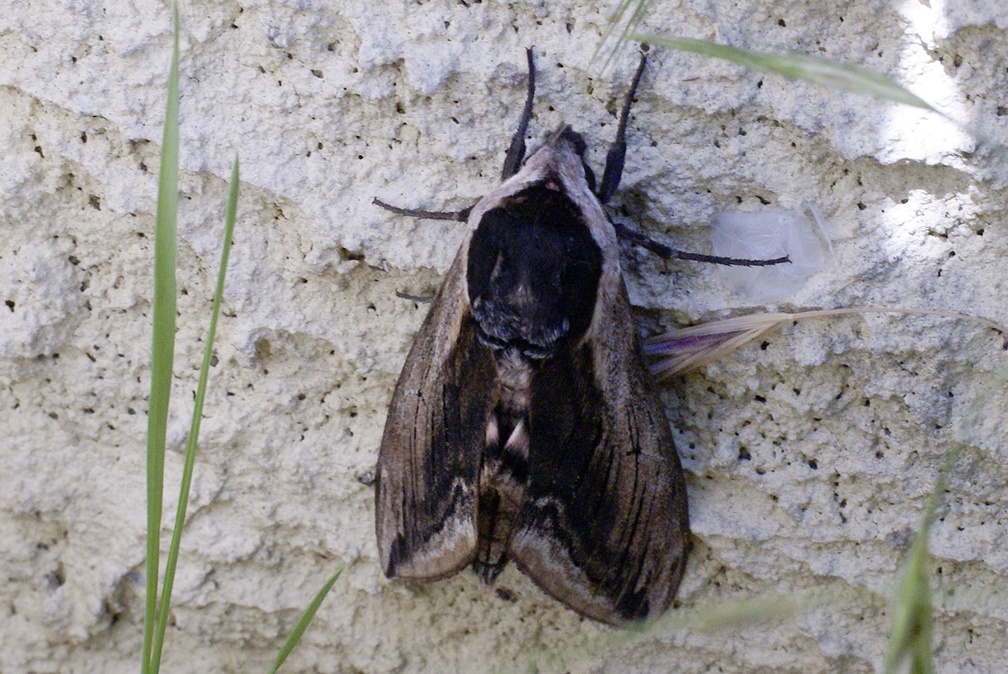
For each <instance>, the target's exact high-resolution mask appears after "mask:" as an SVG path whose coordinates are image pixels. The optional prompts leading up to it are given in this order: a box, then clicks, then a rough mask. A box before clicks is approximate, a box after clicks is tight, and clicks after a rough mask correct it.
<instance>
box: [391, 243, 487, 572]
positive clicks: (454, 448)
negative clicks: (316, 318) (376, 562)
mask: <svg viewBox="0 0 1008 674" xmlns="http://www.w3.org/2000/svg"><path fill="white" fill-rule="evenodd" d="M494 367H495V366H494V364H493V359H492V356H491V353H490V351H489V350H488V349H487V348H486V347H485V346H483V345H481V344H480V343H479V342H478V341H477V339H476V336H475V331H474V322H473V318H472V313H471V311H470V308H469V304H468V301H467V300H466V293H465V267H464V256H463V255H462V253H461V251H460V253H459V255H457V256H456V258H455V262H454V263H453V264H452V267H451V269H450V270H449V271H448V274H447V276H446V277H445V281H444V284H443V285H442V287H441V291H440V292H439V293H438V296H437V297H436V298H435V300H434V304H433V306H432V307H431V310H430V313H429V314H428V315H427V318H426V320H424V323H423V325H422V326H421V328H420V331H419V332H418V333H417V335H416V338H415V340H414V342H413V347H412V348H411V349H410V352H409V355H408V356H407V357H406V364H405V365H404V366H403V370H402V374H400V375H399V382H398V383H397V384H396V388H395V393H394V394H393V395H392V402H391V404H390V405H389V412H388V418H387V419H386V421H385V433H384V435H383V436H382V443H381V449H380V450H379V452H378V467H377V470H376V471H375V473H376V482H375V530H376V533H377V536H378V551H379V554H380V556H381V564H382V568H383V569H384V571H385V575H386V576H388V577H390V578H392V577H401V578H413V579H421V580H433V579H436V578H442V577H444V576H448V575H451V574H452V573H455V572H456V571H458V570H459V569H461V568H463V567H464V566H466V565H467V564H469V563H470V562H471V561H472V560H473V557H474V556H475V554H476V538H477V528H476V506H477V501H478V496H479V495H478V484H477V480H478V474H479V466H480V457H481V453H482V451H483V445H484V442H485V434H486V423H487V415H488V407H489V403H490V399H491V392H492V388H493V386H494V382H495V374H494V373H495V370H494Z"/></svg>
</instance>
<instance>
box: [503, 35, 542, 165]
mask: <svg viewBox="0 0 1008 674" xmlns="http://www.w3.org/2000/svg"><path fill="white" fill-rule="evenodd" d="M533 49H534V47H529V48H528V49H526V50H525V56H526V57H527V58H528V93H527V94H526V95H525V109H524V110H522V116H521V119H519V120H518V130H517V131H515V134H514V136H512V137H511V146H510V147H509V148H508V151H507V156H506V157H505V158H504V169H503V170H502V171H501V180H507V179H508V178H510V177H511V176H513V175H514V174H516V173H518V167H520V166H521V163H522V159H524V158H525V134H526V132H528V125H529V120H531V119H532V99H534V98H535V59H534V58H533V56H532V50H533Z"/></svg>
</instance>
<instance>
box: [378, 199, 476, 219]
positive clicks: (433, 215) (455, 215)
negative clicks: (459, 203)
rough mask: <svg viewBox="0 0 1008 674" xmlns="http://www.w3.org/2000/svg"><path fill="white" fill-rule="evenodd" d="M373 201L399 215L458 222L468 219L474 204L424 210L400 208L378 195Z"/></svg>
mask: <svg viewBox="0 0 1008 674" xmlns="http://www.w3.org/2000/svg"><path fill="white" fill-rule="evenodd" d="M371 203H372V204H374V205H375V206H381V207H382V208H384V209H385V210H386V211H391V212H392V213H395V214H397V215H408V216H409V217H411V218H424V219H426V220H456V221H458V222H465V221H466V220H468V219H469V212H470V211H472V209H473V207H472V206H469V207H468V208H463V209H462V210H461V211H424V210H420V209H416V208H400V207H398V206H393V205H392V204H387V203H385V202H384V201H382V200H381V199H379V198H378V197H375V198H374V199H373V200H372V201H371Z"/></svg>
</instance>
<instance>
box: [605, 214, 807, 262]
mask: <svg viewBox="0 0 1008 674" xmlns="http://www.w3.org/2000/svg"><path fill="white" fill-rule="evenodd" d="M612 224H613V227H614V228H615V229H616V235H617V236H619V237H620V238H622V239H626V240H627V241H630V242H631V243H635V244H637V245H638V246H640V247H642V248H646V249H647V250H649V251H651V252H652V253H654V254H655V255H657V256H658V257H660V258H662V259H663V260H673V259H674V260H692V261H694V262H709V263H711V264H721V265H725V266H726V267H769V266H772V265H775V264H784V263H787V264H790V263H791V258H789V257H788V256H787V255H784V256H783V257H777V258H773V259H772V260H748V259H746V258H738V257H722V256H720V255H704V254H703V253H690V252H687V251H685V250H679V249H677V248H670V247H669V246H666V245H665V244H663V243H658V242H657V241H655V240H654V239H652V238H650V237H647V236H644V235H643V234H641V233H640V232H635V231H634V230H632V229H630V228H629V227H627V226H626V225H623V224H621V223H618V222H614V223H612Z"/></svg>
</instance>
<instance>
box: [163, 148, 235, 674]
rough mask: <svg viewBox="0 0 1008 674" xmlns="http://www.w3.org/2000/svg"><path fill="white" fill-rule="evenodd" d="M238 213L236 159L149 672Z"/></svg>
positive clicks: (166, 603)
mask: <svg viewBox="0 0 1008 674" xmlns="http://www.w3.org/2000/svg"><path fill="white" fill-rule="evenodd" d="M237 211H238V157H237V156H236V157H235V160H234V166H233V168H232V169H231V186H230V188H229V190H228V202H227V211H226V212H225V215H224V244H223V246H222V247H221V260H220V267H219V268H218V270H217V287H216V289H215V290H214V296H213V309H212V310H211V312H210V329H209V330H208V331H207V338H206V344H205V346H204V349H203V365H202V366H201V367H200V375H199V384H198V385H197V387H196V399H195V403H194V405H193V414H192V423H191V425H190V427H189V440H188V442H187V443H186V454H185V466H184V467H183V469H182V480H181V485H180V487H179V500H178V509H177V510H176V512H175V527H174V529H173V530H172V540H171V547H170V548H169V549H168V560H167V562H166V564H165V577H164V585H163V587H162V589H161V604H160V606H159V607H158V618H157V630H156V631H155V632H154V645H153V651H152V654H151V669H152V671H154V672H157V671H158V668H159V666H160V664H161V649H162V647H163V646H164V636H165V631H166V630H167V629H168V609H169V607H170V606H171V595H172V587H173V585H174V583H175V568H176V567H177V565H178V556H179V547H180V545H181V543H182V526H183V525H184V524H185V517H186V507H187V506H188V504H189V488H190V486H191V485H192V474H193V466H194V465H195V463H196V449H197V447H198V442H199V431H200V422H201V421H202V419H203V401H204V400H205V399H206V387H207V379H208V378H209V376H210V361H211V360H212V358H213V345H214V337H215V336H216V334H217V318H218V317H219V316H220V307H221V301H222V299H223V296H224V280H225V278H226V277H227V264H228V257H229V256H230V255H231V238H232V236H233V235H234V225H235V216H236V214H237Z"/></svg>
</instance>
